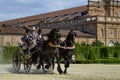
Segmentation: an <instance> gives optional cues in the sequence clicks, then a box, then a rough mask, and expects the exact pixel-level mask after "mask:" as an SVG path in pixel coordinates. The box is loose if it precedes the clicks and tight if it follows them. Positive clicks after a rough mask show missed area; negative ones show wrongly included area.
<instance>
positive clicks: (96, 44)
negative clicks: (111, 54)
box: [92, 40, 104, 46]
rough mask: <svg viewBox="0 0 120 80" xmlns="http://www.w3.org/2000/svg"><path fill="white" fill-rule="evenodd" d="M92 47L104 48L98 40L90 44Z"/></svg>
mask: <svg viewBox="0 0 120 80" xmlns="http://www.w3.org/2000/svg"><path fill="white" fill-rule="evenodd" d="M92 46H104V43H103V42H101V41H99V40H96V41H95V42H93V43H92Z"/></svg>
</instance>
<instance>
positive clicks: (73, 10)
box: [0, 5, 88, 25]
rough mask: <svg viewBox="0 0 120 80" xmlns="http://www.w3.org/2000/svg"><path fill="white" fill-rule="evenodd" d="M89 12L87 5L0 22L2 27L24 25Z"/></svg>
mask: <svg viewBox="0 0 120 80" xmlns="http://www.w3.org/2000/svg"><path fill="white" fill-rule="evenodd" d="M87 10H88V7H87V5H84V6H78V7H74V8H69V9H64V10H59V11H54V12H49V13H44V14H39V15H34V16H29V17H24V18H18V19H13V20H8V21H3V22H0V25H2V24H15V23H19V22H22V23H24V22H28V21H33V20H41V19H48V18H52V17H56V16H63V17H64V16H65V15H67V14H74V13H77V12H84V11H87Z"/></svg>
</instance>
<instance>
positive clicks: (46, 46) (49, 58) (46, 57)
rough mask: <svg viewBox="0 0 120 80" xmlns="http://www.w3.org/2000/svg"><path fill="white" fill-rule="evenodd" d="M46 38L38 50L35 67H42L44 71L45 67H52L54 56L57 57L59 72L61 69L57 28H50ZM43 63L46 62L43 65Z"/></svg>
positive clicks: (59, 35)
mask: <svg viewBox="0 0 120 80" xmlns="http://www.w3.org/2000/svg"><path fill="white" fill-rule="evenodd" d="M47 37H48V40H47V41H45V42H44V43H43V45H42V49H41V50H40V52H39V58H40V63H39V65H38V66H37V69H39V68H40V67H42V69H43V70H44V71H45V68H49V67H52V68H53V69H54V58H56V59H57V64H58V67H57V70H58V72H59V73H60V74H61V73H62V70H61V67H60V60H59V45H60V38H61V34H60V32H59V30H58V29H52V30H51V31H50V32H49V34H48V36H47ZM44 63H46V65H45V67H44Z"/></svg>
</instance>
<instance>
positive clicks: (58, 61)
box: [57, 57, 63, 74]
mask: <svg viewBox="0 0 120 80" xmlns="http://www.w3.org/2000/svg"><path fill="white" fill-rule="evenodd" d="M57 64H58V67H57V71H58V72H59V74H62V73H63V71H62V69H61V66H60V59H59V57H57Z"/></svg>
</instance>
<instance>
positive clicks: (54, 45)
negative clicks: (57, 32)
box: [48, 42, 60, 48]
mask: <svg viewBox="0 0 120 80" xmlns="http://www.w3.org/2000/svg"><path fill="white" fill-rule="evenodd" d="M48 46H50V47H54V48H56V47H60V45H56V44H53V43H52V42H49V43H48Z"/></svg>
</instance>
